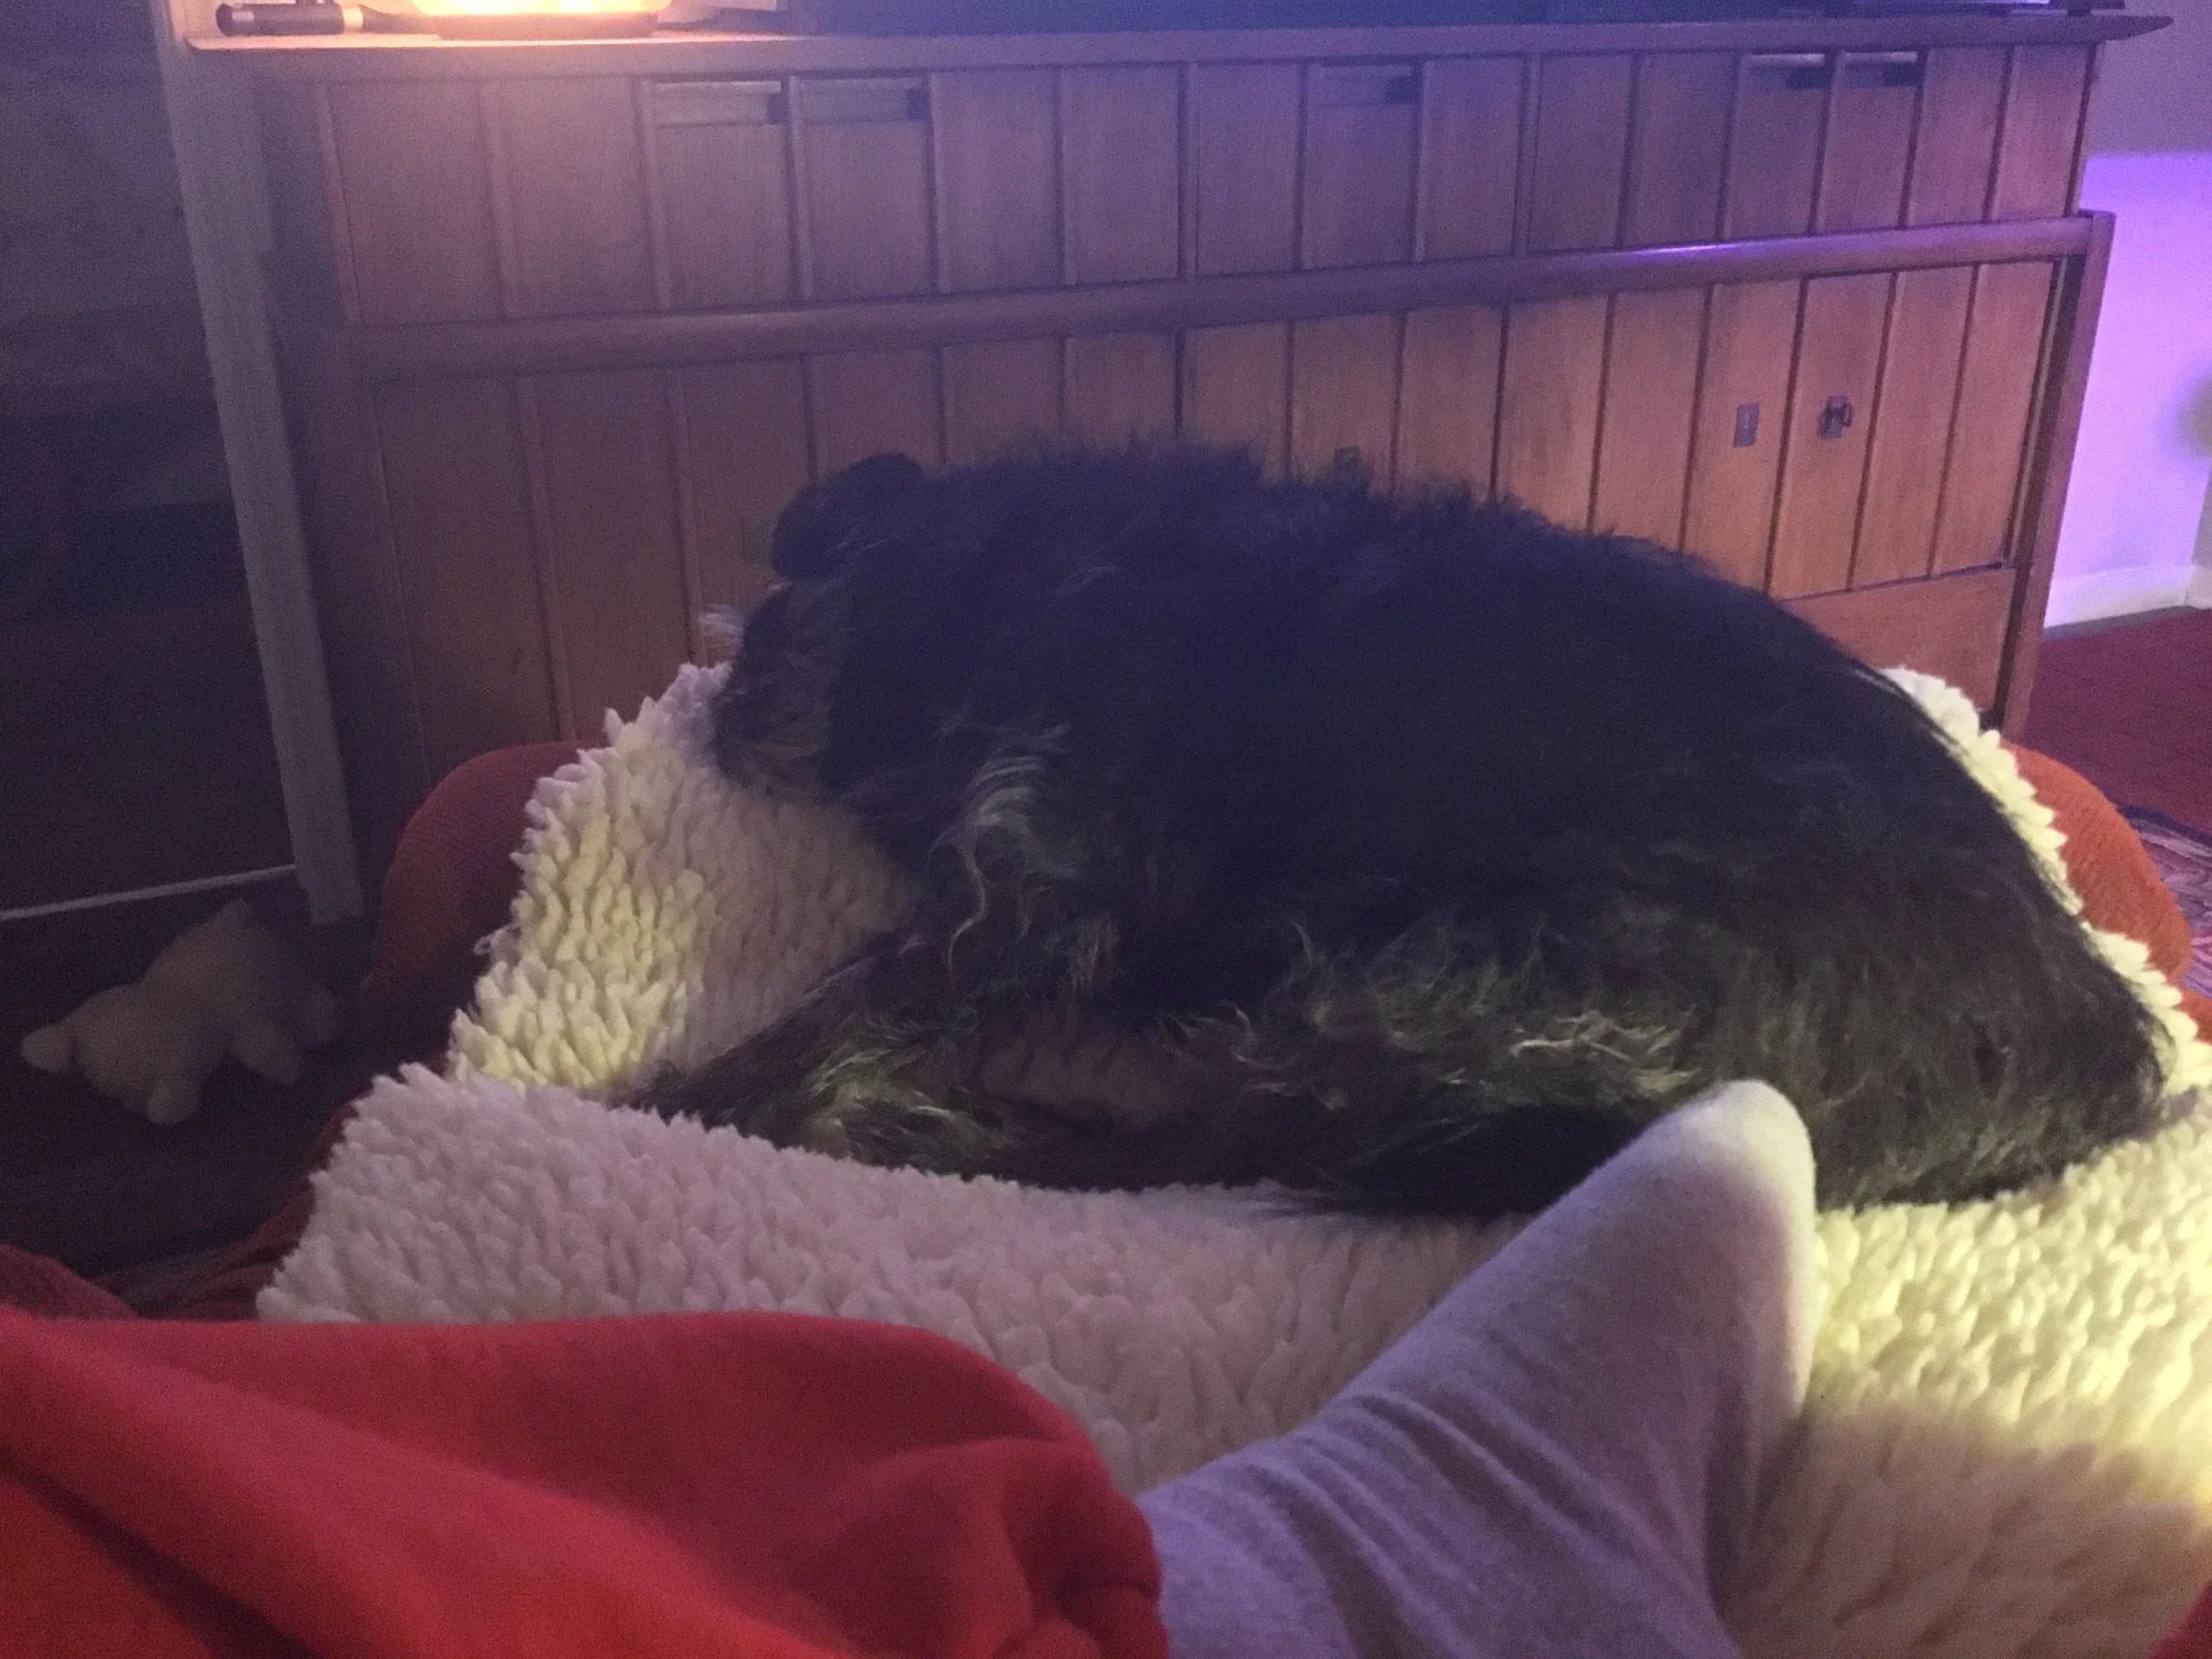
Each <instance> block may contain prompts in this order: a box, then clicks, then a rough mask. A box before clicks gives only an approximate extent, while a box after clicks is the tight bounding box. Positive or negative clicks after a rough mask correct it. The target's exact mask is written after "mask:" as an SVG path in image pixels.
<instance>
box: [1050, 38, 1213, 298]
mask: <svg viewBox="0 0 2212 1659" xmlns="http://www.w3.org/2000/svg"><path fill="white" fill-rule="evenodd" d="M1060 120H1061V141H1060V142H1061V155H1062V164H1063V166H1064V167H1065V170H1066V175H1067V177H1066V183H1065V195H1066V200H1067V275H1068V280H1069V281H1070V282H1073V283H1130V282H1142V281H1144V280H1146V279H1147V278H1164V277H1173V276H1174V275H1175V273H1176V271H1177V270H1179V268H1180V264H1179V245H1180V242H1181V238H1182V223H1183V212H1182V190H1183V182H1182V175H1183V164H1182V155H1183V145H1182V124H1183V92H1182V79H1181V76H1180V75H1179V73H1178V72H1177V71H1175V70H1173V69H1170V68H1151V67H1142V68H1109V69H1070V70H1067V71H1065V73H1064V74H1063V76H1062V79H1061V83H1060Z"/></svg>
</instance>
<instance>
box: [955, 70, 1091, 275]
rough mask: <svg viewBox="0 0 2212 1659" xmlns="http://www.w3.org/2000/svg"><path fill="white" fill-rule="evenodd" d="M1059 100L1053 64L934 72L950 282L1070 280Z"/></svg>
mask: <svg viewBox="0 0 2212 1659" xmlns="http://www.w3.org/2000/svg"><path fill="white" fill-rule="evenodd" d="M1058 106H1059V89H1058V77H1057V76H1056V75H1055V74H1054V73H1052V71H1051V70H1050V69H989V70H981V71H976V72H974V73H966V74H944V75H937V76H933V77H932V78H931V82H930V130H931V132H932V133H933V134H934V135H935V137H936V142H937V188H938V213H939V215H940V219H939V224H940V232H941V233H940V235H939V238H938V248H939V251H940V257H942V259H943V260H944V287H945V288H947V289H951V290H953V291H955V292H960V291H964V290H969V289H995V288H1043V287H1046V286H1047V285H1048V284H1051V283H1057V282H1058V281H1059V280H1060V200H1059V156H1058V146H1059V135H1058V119H1059V118H1058Z"/></svg>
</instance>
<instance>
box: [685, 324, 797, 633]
mask: <svg viewBox="0 0 2212 1659" xmlns="http://www.w3.org/2000/svg"><path fill="white" fill-rule="evenodd" d="M678 385H679V394H680V397H681V405H680V406H681V409H682V411H683V417H682V426H681V428H680V432H679V441H680V443H681V449H680V454H681V455H682V458H683V463H682V475H683V507H684V511H685V512H686V513H687V514H688V516H689V522H688V531H689V535H690V543H691V549H692V568H693V570H694V572H695V582H696V588H697V592H698V595H699V602H700V603H701V604H702V605H739V606H742V605H744V604H747V602H749V601H751V600H752V599H753V597H754V596H755V595H756V594H759V593H760V590H761V589H762V588H764V587H766V585H767V582H768V581H769V579H770V572H769V568H768V539H769V533H770V532H771V531H772V530H773V529H774V528H775V524H776V515H777V514H778V513H779V512H782V511H783V507H784V504H785V502H786V501H788V500H790V499H791V497H792V496H793V495H795V494H797V493H798V491H799V489H800V487H801V486H803V485H804V484H805V482H806V480H807V472H808V468H807V455H806V376H805V372H804V370H803V369H802V368H801V367H800V365H799V363H798V359H794V358H780V359H769V360H766V361H762V362H756V363H715V364H709V365H705V366H703V367H700V368H695V369H686V370H684V371H683V372H682V374H681V375H680V376H679V378H678ZM704 643H705V642H704V641H702V640H697V639H695V640H694V641H693V645H694V648H695V649H696V648H697V647H698V646H700V645H703V644H704Z"/></svg>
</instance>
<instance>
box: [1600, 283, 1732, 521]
mask: <svg viewBox="0 0 2212 1659" xmlns="http://www.w3.org/2000/svg"><path fill="white" fill-rule="evenodd" d="M1704 345H1705V290H1704V289H1681V290H1676V291H1674V292H1669V291H1667V290H1664V289H1661V290H1658V291H1656V292H1653V293H1649V294H1621V295H1617V296H1615V297H1614V299H1613V321H1612V331H1611V338H1610V339H1609V340H1607V342H1606V346H1605V353H1606V356H1605V419H1604V424H1603V426H1602V427H1601V428H1600V429H1599V438H1598V487H1597V494H1596V502H1595V505H1594V506H1593V507H1592V512H1591V518H1590V522H1591V526H1592V529H1596V530H1610V531H1619V532H1620V533H1621V534H1623V535H1625V536H1648V537H1650V538H1651V539H1652V540H1653V541H1655V542H1662V543H1665V544H1666V545H1668V546H1669V547H1679V546H1680V545H1681V539H1682V506H1683V502H1684V499H1686V497H1687V495H1688V490H1689V474H1690V432H1691V429H1692V428H1693V427H1694V425H1695V424H1696V420H1697V368H1698V358H1699V354H1700V353H1701V352H1702V350H1703V349H1704Z"/></svg>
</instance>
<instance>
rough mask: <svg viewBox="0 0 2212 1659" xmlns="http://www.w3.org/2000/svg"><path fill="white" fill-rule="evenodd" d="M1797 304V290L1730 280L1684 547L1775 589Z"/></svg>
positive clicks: (1739, 577) (1707, 386) (1720, 310)
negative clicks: (1770, 577) (1778, 487)
mask: <svg viewBox="0 0 2212 1659" xmlns="http://www.w3.org/2000/svg"><path fill="white" fill-rule="evenodd" d="M1797 302H1798V287H1797V284H1796V283H1729V284H1726V285H1724V286H1722V287H1719V288H1716V289H1713V300H1712V305H1711V308H1710V309H1709V311H1708V312H1707V321H1706V331H1705V374H1704V378H1703V382H1702V384H1701V385H1700V387H1699V390H1698V400H1697V432H1696V435H1695V437H1694V440H1693V442H1692V448H1691V461H1690V494H1689V505H1688V511H1687V512H1686V514H1685V517H1684V522H1683V529H1682V545H1683V546H1684V547H1685V548H1686V549H1688V550H1689V551H1690V552H1692V553H1694V554H1696V555H1697V556H1699V557H1700V558H1702V559H1704V560H1706V561H1707V563H1710V564H1712V565H1713V568H1714V569H1717V570H1719V571H1720V572H1722V573H1723V574H1724V575H1728V576H1731V577H1732V578H1733V579H1734V580H1736V581H1738V582H1743V583H1744V584H1745V585H1746V586H1748V587H1752V588H1764V587H1765V586H1766V564H1767V543H1768V541H1769V539H1770V531H1771V530H1772V528H1773V521H1774V489H1775V480H1776V478H1777V474H1779V472H1780V470H1781V466H1782V437H1783V428H1784V427H1785V426H1786V425H1787V424H1788V419H1787V409H1786V404H1787V400H1788V398H1789V359H1790V353H1791V352H1792V351H1793V350H1794V349H1795V345H1796V337H1797Z"/></svg>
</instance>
